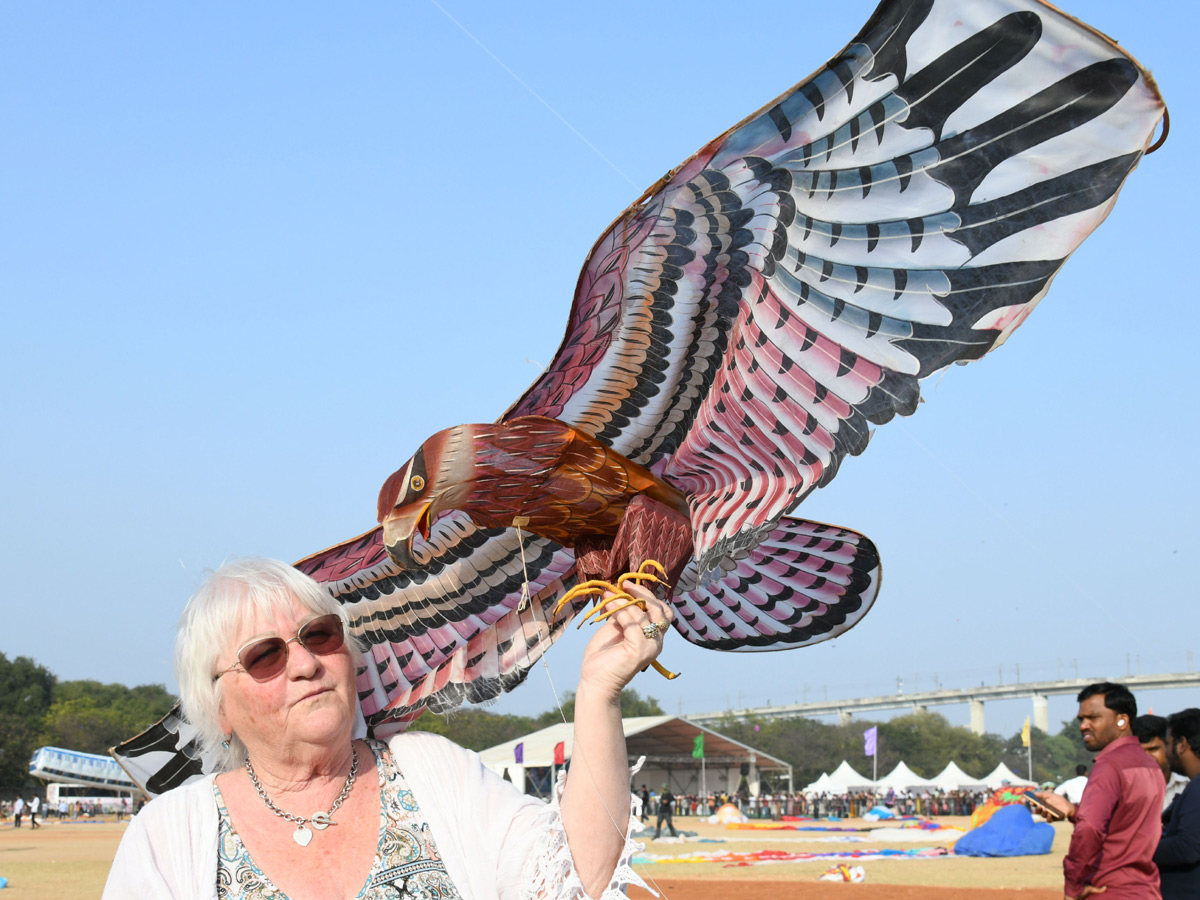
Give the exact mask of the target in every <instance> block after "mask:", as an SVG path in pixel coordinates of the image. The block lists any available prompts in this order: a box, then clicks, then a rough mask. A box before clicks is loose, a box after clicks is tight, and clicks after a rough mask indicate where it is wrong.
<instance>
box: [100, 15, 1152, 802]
mask: <svg viewBox="0 0 1200 900" xmlns="http://www.w3.org/2000/svg"><path fill="white" fill-rule="evenodd" d="M807 14H808V13H807V12H804V11H802V10H799V9H798V12H797V16H798V21H797V23H796V27H795V28H794V30H793V32H792V33H793V34H794V35H795V39H794V41H793V42H794V43H797V44H798V43H801V42H802V40H803V33H804V29H803V19H802V16H803V15H807ZM774 30H775V33H776V39H777V40H782V39H783V35H785V34H787V29H786V28H785V27H783V26H782V25H778V24H777V26H776V28H775V29H774ZM650 52H652V51H650ZM658 62H659V63H660V64H661V65H663V66H667V67H669V66H671V65H674V64H677V63H676V61H675V60H674V59H668V58H666V57H664V58H663V59H661V60H659V61H658ZM694 74H695V73H691V72H689V77H691V76H694ZM706 77H722V75H721V72H719V71H714V72H713V73H712V74H711V76H706ZM655 103H656V105H657V108H658V109H660V110H661V111H662V114H664V115H668V114H670V98H669V96H661V97H659V98H658V99H657V100H656V101H655ZM1163 114H1164V106H1163V103H1162V100H1161V98H1160V96H1159V94H1158V91H1157V89H1156V87H1155V85H1154V83H1153V80H1152V79H1151V78H1150V76H1149V75H1148V74H1147V73H1146V72H1145V71H1144V70H1143V69H1141V68H1140V66H1139V65H1138V64H1137V63H1136V62H1135V61H1134V60H1133V59H1132V58H1131V57H1130V56H1129V55H1128V54H1127V53H1126V52H1125V51H1124V50H1123V49H1121V48H1120V47H1119V46H1117V44H1115V43H1114V42H1112V41H1111V40H1109V39H1107V38H1105V37H1104V36H1103V35H1100V34H1098V33H1097V32H1095V31H1094V30H1092V29H1090V28H1089V27H1087V26H1086V25H1084V24H1082V23H1081V22H1079V21H1078V20H1075V19H1073V18H1071V17H1069V16H1066V15H1064V14H1063V13H1061V12H1059V11H1058V10H1056V9H1055V8H1054V7H1051V6H1049V5H1047V4H1044V3H1041V2H1037V0H971V2H965V0H885V2H884V3H883V4H882V5H881V6H880V7H879V8H878V9H877V10H876V12H875V14H874V15H873V16H872V17H871V19H870V21H869V22H868V23H867V25H866V26H865V27H864V28H863V30H862V31H861V32H860V33H859V34H858V35H857V36H856V37H855V38H854V40H853V41H852V42H851V43H850V44H849V45H848V46H847V47H846V48H845V49H844V50H843V51H842V52H841V53H839V54H838V55H837V56H835V57H834V58H833V59H832V60H830V62H829V63H828V64H827V65H826V66H825V67H823V68H822V69H820V70H819V71H818V72H817V73H816V74H815V75H813V76H812V77H811V78H809V79H808V80H807V81H804V82H802V83H801V84H799V85H798V86H796V87H795V88H792V89H790V90H788V91H786V92H785V93H784V94H782V95H781V96H779V97H777V98H776V99H774V100H772V101H770V102H769V103H767V104H766V105H765V106H763V107H762V108H761V109H760V110H759V111H758V112H756V113H753V114H752V115H750V116H749V117H748V118H747V119H745V120H744V121H742V122H741V123H740V124H738V125H736V126H734V127H733V128H732V129H731V130H729V131H727V132H726V133H724V134H722V135H721V136H720V137H718V138H716V139H715V140H714V141H712V142H711V143H709V144H708V145H707V146H705V147H704V148H702V149H701V150H700V151H699V152H698V153H697V154H696V155H695V156H693V157H692V158H690V159H689V160H687V161H686V162H685V163H683V164H682V165H681V166H679V167H678V168H676V169H674V170H673V171H671V172H670V173H669V174H668V175H666V176H665V177H664V178H663V179H661V180H660V181H659V182H658V183H656V184H654V185H652V186H651V187H650V189H648V190H647V191H646V192H645V194H644V195H643V196H642V197H640V198H639V199H638V200H637V201H636V202H635V203H634V204H633V205H632V206H630V207H629V208H628V209H627V210H626V211H625V212H623V213H622V214H621V215H620V216H619V217H618V218H617V220H616V221H615V222H614V223H613V224H612V225H611V226H610V227H609V228H608V229H607V230H606V231H605V232H604V233H603V234H602V235H601V237H600V239H599V241H598V242H597V243H596V245H595V247H594V248H593V250H592V252H591V254H590V256H589V257H588V259H587V261H586V262H585V264H584V266H583V271H582V273H581V275H580V277H579V282H578V285H577V287H576V291H575V296H574V300H573V302H572V305H571V309H570V315H569V319H568V323H567V330H566V336H565V337H564V339H563V343H562V346H561V347H560V349H559V351H558V354H557V355H556V356H555V358H554V360H553V361H552V363H551V364H550V366H549V368H548V369H547V370H546V372H545V373H544V374H543V375H542V377H541V378H539V379H538V380H537V382H535V383H534V384H533V385H532V386H531V387H530V388H529V390H528V391H527V392H526V393H525V394H524V396H522V397H521V398H520V399H519V400H517V402H516V403H515V404H514V405H513V406H512V407H511V409H509V410H508V412H506V413H505V414H504V415H502V416H501V417H500V418H499V419H498V420H497V421H496V422H495V423H491V424H487V425H467V426H460V427H457V428H452V429H449V430H448V431H444V432H441V433H439V434H437V435H435V436H433V437H432V438H430V439H429V440H428V441H426V442H425V443H424V444H423V445H422V446H421V448H420V449H419V450H418V451H417V453H416V454H415V455H414V456H413V457H412V459H411V460H409V461H408V462H407V463H405V464H404V465H403V466H402V467H401V468H400V469H399V470H398V471H397V472H396V473H395V474H394V475H393V476H392V477H391V478H389V479H388V480H387V483H386V484H385V485H384V488H383V490H382V492H381V494H380V497H379V504H378V513H379V519H380V521H381V523H382V524H381V526H380V527H378V528H375V529H373V530H371V531H369V532H367V533H365V534H363V535H361V536H359V537H357V538H353V539H351V540H349V541H346V542H344V543H341V544H338V545H337V546H335V547H332V548H330V549H328V550H325V551H322V552H320V553H317V554H315V555H313V556H310V557H308V558H306V559H304V560H302V561H301V562H300V563H298V564H297V565H298V566H299V567H300V568H301V569H303V570H304V571H305V572H308V573H310V574H311V575H313V576H314V577H315V578H317V579H318V580H319V581H322V582H324V583H326V584H327V585H328V587H329V589H330V590H331V591H332V592H333V593H334V594H335V595H336V596H337V597H338V598H339V599H340V600H341V601H342V602H343V603H345V604H346V606H347V607H348V609H349V611H350V615H351V620H352V625H353V629H354V631H355V632H356V633H358V634H359V635H361V636H362V637H364V638H365V639H366V640H367V642H369V644H370V645H371V650H370V664H369V665H368V666H367V667H366V668H365V669H364V671H362V672H361V673H360V676H359V689H360V697H361V701H362V707H363V712H364V713H365V715H366V716H367V719H368V721H369V722H370V723H371V724H372V725H374V726H383V727H385V728H389V727H390V728H393V729H396V728H400V727H403V726H404V725H405V724H406V723H408V722H410V721H411V720H412V719H414V718H415V717H416V716H418V715H419V714H420V713H421V712H422V710H424V709H433V710H436V711H444V710H449V709H453V708H454V707H456V706H458V705H460V704H462V703H464V702H476V701H482V700H487V699H490V698H492V697H495V696H497V695H498V694H499V693H501V692H503V691H507V690H510V689H512V688H513V687H515V686H516V685H517V684H519V683H520V682H521V681H522V680H523V679H524V677H525V675H526V673H527V671H528V670H529V668H530V667H531V666H532V665H533V663H534V662H535V661H536V660H537V659H538V658H539V657H540V656H541V655H542V654H543V653H544V652H545V650H546V648H547V647H548V646H549V645H550V644H551V643H553V641H554V640H555V639H556V638H557V637H558V635H559V634H560V632H561V630H562V628H563V627H564V625H565V623H566V622H567V621H568V620H569V619H570V617H571V616H572V615H574V614H575V613H577V612H578V611H580V610H582V609H583V608H584V607H585V606H586V604H587V602H588V598H587V597H586V596H575V597H573V598H571V599H569V600H568V601H567V607H566V610H565V613H566V614H564V615H560V616H559V617H557V618H555V616H554V612H555V609H556V607H557V606H558V605H559V603H560V602H561V601H562V598H563V597H564V594H566V593H567V592H568V591H569V589H570V588H571V587H572V586H573V585H574V584H575V583H576V581H577V580H578V578H579V577H580V573H581V572H583V573H584V574H587V575H594V574H600V575H601V576H602V577H604V578H606V579H610V580H611V579H612V578H613V577H615V576H616V575H617V574H618V573H620V572H622V571H628V570H631V569H637V568H639V567H640V566H641V564H642V563H643V562H644V561H645V560H646V559H647V558H648V557H651V556H652V557H654V558H656V559H659V560H660V561H661V562H663V563H664V564H665V567H666V568H667V569H668V570H671V571H670V575H669V576H668V580H670V581H671V582H672V583H673V602H674V603H675V605H676V608H677V610H678V616H677V618H676V621H675V628H676V630H677V631H678V632H679V633H680V634H681V635H682V636H683V637H684V638H686V639H687V640H689V641H691V642H693V643H695V644H698V645H701V646H705V647H711V648H714V649H722V650H770V649H782V648H788V647H799V646H804V645H807V644H812V643H815V642H818V641H823V640H826V639H828V638H831V637H833V636H836V635H838V634H840V633H842V632H844V631H846V630H847V629H849V628H851V627H852V626H853V625H854V624H855V623H857V622H858V621H859V620H860V619H861V617H862V616H863V615H865V614H866V612H867V611H868V610H869V609H870V607H871V604H872V603H873V601H874V599H875V596H876V592H877V591H878V588H879V575H880V568H879V558H878V555H877V553H876V550H875V547H874V545H873V544H872V543H871V542H870V541H869V540H868V539H867V538H865V537H864V536H863V535H861V534H858V533H857V532H854V531H852V530H849V529H846V528H840V527H835V526H830V525H823V524H820V523H816V522H810V521H806V520H804V519H800V518H795V517H793V516H792V515H791V514H792V512H793V511H794V510H795V508H796V507H797V505H798V504H799V503H800V502H801V501H802V500H803V499H804V497H805V496H807V494H808V493H809V492H810V491H812V490H813V489H814V488H816V487H820V486H822V485H826V484H828V483H829V482H830V480H831V479H832V478H833V477H834V476H835V475H836V474H837V472H838V470H839V467H840V465H841V463H842V461H843V460H844V459H845V458H846V457H847V456H848V455H849V456H853V455H856V454H859V453H861V452H862V451H863V450H864V449H866V446H867V443H868V440H869V438H870V435H871V427H872V426H873V425H879V424H882V423H885V422H887V421H889V420H890V419H891V418H892V417H893V416H895V415H909V414H911V413H912V412H914V411H915V410H916V407H917V403H918V401H919V399H920V381H921V379H923V378H925V377H927V376H929V375H931V374H933V373H935V372H938V371H940V370H942V369H944V368H945V367H947V366H949V365H950V364H951V363H956V362H959V363H961V362H966V361H969V360H973V359H977V358H979V357H981V356H983V355H984V354H986V353H987V352H988V351H989V350H991V349H992V348H994V347H996V346H999V345H1000V344H1002V343H1003V342H1004V341H1005V340H1006V339H1007V338H1008V337H1009V335H1011V333H1012V332H1013V331H1014V330H1015V329H1016V328H1017V327H1018V326H1019V325H1020V324H1021V323H1022V322H1023V321H1024V320H1025V318H1026V317H1027V316H1028V314H1029V313H1030V311H1031V310H1032V309H1033V307H1034V306H1035V305H1036V304H1037V302H1038V301H1039V300H1040V299H1041V297H1042V296H1043V294H1044V293H1045V292H1046V290H1047V288H1048V287H1049V285H1050V282H1051V280H1052V279H1053V278H1054V276H1055V275H1056V274H1057V272H1058V271H1059V269H1060V268H1061V266H1062V265H1063V263H1064V261H1065V260H1066V258H1067V256H1068V255H1069V254H1070V253H1071V252H1072V251H1073V250H1074V249H1075V248H1076V247H1077V246H1078V245H1079V244H1080V242H1081V241H1082V240H1083V239H1084V238H1085V237H1086V236H1087V235H1088V234H1089V233H1090V232H1091V231H1092V230H1093V229H1094V228H1096V227H1097V226H1098V225H1099V224H1100V223H1101V221H1103V219H1104V218H1105V216H1107V215H1108V213H1109V211H1110V210H1111V208H1112V206H1113V204H1114V202H1115V200H1116V195H1117V192H1118V191H1119V189H1120V188H1121V186H1122V184H1123V183H1124V181H1125V178H1126V177H1127V176H1128V174H1129V173H1130V172H1131V171H1132V170H1133V168H1134V167H1135V166H1136V165H1137V164H1138V162H1139V160H1140V159H1141V157H1142V155H1143V153H1144V152H1146V150H1147V149H1148V148H1149V147H1150V144H1151V141H1152V140H1153V136H1154V133H1155V130H1156V128H1157V126H1158V123H1159V121H1160V120H1161V119H1162V117H1163ZM464 227H467V228H469V227H473V223H471V222H464ZM515 241H516V239H515V238H514V242H515ZM520 246H521V245H516V246H515V248H514V249H520ZM526 258H527V259H528V265H527V267H526V268H525V270H524V271H523V273H522V277H524V278H526V279H527V280H528V282H529V283H530V285H533V286H536V287H537V288H539V289H541V290H542V291H543V292H544V290H545V286H544V285H541V284H540V274H539V272H538V270H537V253H536V252H528V253H527V257H526ZM517 525H520V526H521V529H520V530H518V528H517V527H515V526H517ZM389 554H390V555H389ZM662 555H665V556H667V557H669V558H667V559H663V558H662ZM172 725H173V726H174V729H175V730H174V731H171V730H170V727H171V726H172ZM187 738H188V732H187V726H186V723H180V722H179V721H178V717H176V718H175V719H172V720H170V721H169V722H167V723H164V726H163V727H162V728H159V729H157V730H153V729H152V730H151V732H147V733H146V734H145V735H142V736H140V737H139V738H138V739H135V740H134V741H132V742H130V743H128V744H126V745H124V746H123V747H122V748H121V749H120V751H119V754H118V755H119V756H120V758H121V759H122V761H123V762H124V763H125V764H126V765H127V767H128V768H129V769H130V772H131V774H132V775H133V777H134V778H135V780H138V781H139V782H140V783H142V784H144V785H146V786H147V787H148V788H149V789H151V790H152V791H158V790H162V789H165V788H166V787H170V786H171V785H172V784H175V783H180V782H181V781H182V780H185V779H186V778H188V777H191V776H192V775H195V774H198V772H199V770H200V762H199V761H198V760H194V759H188V758H187V750H186V747H187V745H188V740H187ZM181 748H182V754H183V755H182V756H179V755H177V751H180V750H181ZM164 754H165V755H164Z"/></svg>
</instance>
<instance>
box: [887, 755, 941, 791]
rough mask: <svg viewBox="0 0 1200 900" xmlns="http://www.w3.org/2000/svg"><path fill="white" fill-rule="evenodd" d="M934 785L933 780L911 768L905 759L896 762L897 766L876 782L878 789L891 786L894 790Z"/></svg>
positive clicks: (908, 789) (909, 789)
mask: <svg viewBox="0 0 1200 900" xmlns="http://www.w3.org/2000/svg"><path fill="white" fill-rule="evenodd" d="M932 786H933V782H931V781H930V780H929V779H927V778H922V777H921V776H920V775H918V774H917V773H916V772H914V771H913V770H912V769H910V768H909V767H908V766H907V764H905V762H904V761H903V760H901V761H900V762H898V763H896V768H894V769H892V771H890V772H888V773H887V774H886V775H884V776H883V777H882V778H880V779H879V781H877V782H875V788H876V790H887V789H888V788H891V789H892V790H894V791H911V790H914V789H920V788H928V787H932Z"/></svg>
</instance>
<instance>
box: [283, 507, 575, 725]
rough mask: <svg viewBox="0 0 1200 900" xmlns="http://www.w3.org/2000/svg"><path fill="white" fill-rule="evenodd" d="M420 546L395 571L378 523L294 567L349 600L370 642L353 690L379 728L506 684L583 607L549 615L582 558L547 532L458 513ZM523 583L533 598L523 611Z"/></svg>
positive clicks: (480, 698) (355, 622) (496, 691)
mask: <svg viewBox="0 0 1200 900" xmlns="http://www.w3.org/2000/svg"><path fill="white" fill-rule="evenodd" d="M522 543H523V544H524V548H523V550H522ZM414 549H415V551H416V554H417V556H418V558H419V559H420V560H421V561H422V562H424V563H425V567H424V568H423V569H420V570H414V571H401V570H399V569H398V568H397V567H396V566H395V565H394V564H393V563H392V561H391V560H390V559H389V558H388V555H387V552H386V551H385V550H384V548H383V543H382V540H381V529H379V528H376V529H373V530H372V531H369V532H367V533H366V534H364V535H361V536H359V537H357V538H354V539H352V540H350V541H346V542H344V543H342V544H339V545H337V546H336V547H331V548H329V549H328V550H322V551H321V552H320V553H316V554H314V555H313V556H310V557H308V558H306V559H303V560H301V561H300V562H298V563H297V564H296V567H297V568H298V569H300V570H301V571H302V572H305V573H307V574H309V575H311V576H312V577H313V578H315V579H316V580H317V581H319V582H321V583H323V584H325V585H326V586H327V587H328V588H329V589H330V591H331V592H332V593H333V595H334V596H335V597H337V599H338V600H339V601H340V602H342V603H343V604H345V605H346V607H347V609H348V611H349V613H350V627H351V630H352V631H353V632H354V634H356V635H358V636H359V637H361V638H363V639H364V640H365V641H366V642H367V643H368V644H369V645H370V649H369V651H368V657H369V659H370V665H368V666H367V667H366V669H365V670H362V671H360V672H359V676H358V689H359V699H360V700H361V703H362V709H363V715H364V716H366V719H367V722H368V723H370V724H372V725H375V726H383V725H385V724H387V723H395V724H394V725H393V728H395V727H402V726H403V724H405V723H407V722H408V721H410V720H412V719H414V718H416V716H418V715H420V713H421V711H422V710H423V709H426V708H428V709H432V710H434V711H435V712H441V711H447V710H450V709H454V708H455V707H457V706H459V705H460V704H461V703H463V702H470V703H481V702H484V701H486V700H491V699H493V698H495V697H497V696H499V695H500V694H501V693H503V692H505V691H509V690H511V689H512V688H514V687H516V686H517V685H518V684H520V683H521V681H523V680H524V678H525V675H526V673H527V672H528V670H529V668H530V667H531V666H532V665H533V664H534V663H535V662H537V660H538V659H540V658H541V655H542V654H543V653H544V652H545V650H546V648H547V647H549V646H550V644H551V643H553V641H554V640H555V639H556V638H557V637H558V636H559V635H560V634H561V630H562V628H563V626H564V625H565V623H566V622H567V621H569V620H570V618H571V615H573V614H574V612H575V611H576V610H575V609H572V610H569V611H568V610H564V611H563V613H562V614H561V615H560V617H559V619H558V620H557V621H551V620H550V619H549V611H550V610H552V609H553V608H554V606H555V604H556V603H557V601H558V598H559V597H560V596H561V595H562V593H563V591H565V590H567V589H568V588H570V587H571V586H572V585H573V584H574V583H575V575H574V573H575V556H574V554H573V553H572V552H571V551H570V550H565V549H563V548H562V547H559V546H558V545H557V544H555V543H553V542H552V541H548V540H546V539H545V538H540V537H537V536H534V535H530V534H528V533H526V534H524V535H523V536H519V535H518V534H517V532H516V531H515V530H513V529H495V528H492V529H489V528H480V527H479V526H477V525H475V524H474V523H473V522H472V521H471V520H470V519H469V518H468V517H467V516H466V515H465V514H464V513H461V512H455V513H451V514H448V515H445V516H442V517H441V518H440V519H438V521H437V522H435V523H434V525H433V527H432V529H431V531H430V534H429V541H428V542H427V543H424V542H422V543H418V544H417V545H416V547H415V548H414ZM526 578H528V583H529V596H530V600H529V603H527V604H525V605H524V606H523V608H522V604H521V602H520V601H521V596H522V588H523V585H524V584H525V581H526ZM585 603H586V600H580V601H579V604H578V605H579V606H582V605H583V604H585Z"/></svg>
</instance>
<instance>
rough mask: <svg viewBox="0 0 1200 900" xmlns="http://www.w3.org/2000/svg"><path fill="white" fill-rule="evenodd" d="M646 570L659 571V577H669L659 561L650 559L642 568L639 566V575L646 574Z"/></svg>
mask: <svg viewBox="0 0 1200 900" xmlns="http://www.w3.org/2000/svg"><path fill="white" fill-rule="evenodd" d="M646 569H657V570H658V574H659V575H661V576H662V577H663V578H666V577H667V570H666V569H665V568H664V567H663V564H662V563H660V562H659V561H658V560H657V559H648V560H646V561H645V562H643V563H642V564H641V565H640V566H638V574H642V573H644V572H645V571H646Z"/></svg>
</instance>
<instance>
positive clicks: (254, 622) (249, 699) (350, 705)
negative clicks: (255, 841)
mask: <svg viewBox="0 0 1200 900" xmlns="http://www.w3.org/2000/svg"><path fill="white" fill-rule="evenodd" d="M313 615H314V614H313V612H312V611H311V610H309V609H308V608H307V607H306V606H304V605H303V604H302V603H300V601H299V600H296V599H295V598H292V602H291V604H290V605H289V606H286V607H280V608H279V609H277V610H276V611H275V613H274V614H273V615H266V614H264V613H262V612H259V611H257V610H255V611H254V613H253V615H251V616H247V617H246V619H245V620H244V621H243V622H242V623H241V627H239V628H238V629H237V632H236V634H235V636H234V639H233V640H232V641H231V642H230V644H229V646H227V647H225V648H224V649H223V651H222V652H221V654H220V655H219V656H218V657H217V671H221V670H223V669H225V668H226V667H228V666H231V665H233V664H234V663H235V662H237V654H238V650H240V649H241V648H242V647H244V646H245V645H246V644H247V643H249V642H250V641H253V640H256V639H258V638H264V637H281V638H283V639H284V640H287V639H289V638H293V637H295V636H296V631H297V629H299V627H300V625H302V624H303V623H304V621H305V620H306V619H310V618H312V617H313ZM287 652H288V657H287V665H286V666H285V668H284V670H283V671H282V672H280V673H279V674H278V675H276V676H275V677H273V678H270V679H268V680H266V681H255V680H254V679H253V678H252V677H251V676H250V675H249V674H247V673H246V672H245V671H243V670H242V668H241V667H240V666H239V667H238V668H236V669H234V670H233V671H231V672H228V673H226V674H225V675H222V676H221V702H220V707H219V711H218V712H219V716H220V722H221V729H222V730H223V731H224V732H225V733H226V734H231V733H232V734H236V735H237V736H238V737H239V738H240V739H241V741H242V743H244V744H245V745H246V747H247V748H248V749H249V750H250V754H251V756H256V755H262V754H263V753H264V752H265V753H267V754H268V755H271V756H276V757H282V758H287V757H290V756H293V755H307V754H306V750H308V749H311V748H314V747H315V748H325V747H328V748H330V749H334V748H340V747H342V746H344V745H346V744H348V743H349V741H350V734H351V731H352V730H353V727H354V710H355V704H356V703H357V702H358V701H357V696H356V693H355V688H354V663H353V662H352V660H351V657H350V649H349V647H347V646H346V645H343V646H342V647H341V648H340V649H339V650H337V651H336V652H334V653H329V654H325V655H316V654H313V653H310V652H309V651H308V650H307V649H305V648H304V647H303V646H302V645H301V644H300V642H299V641H292V642H291V643H289V644H288V645H287Z"/></svg>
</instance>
